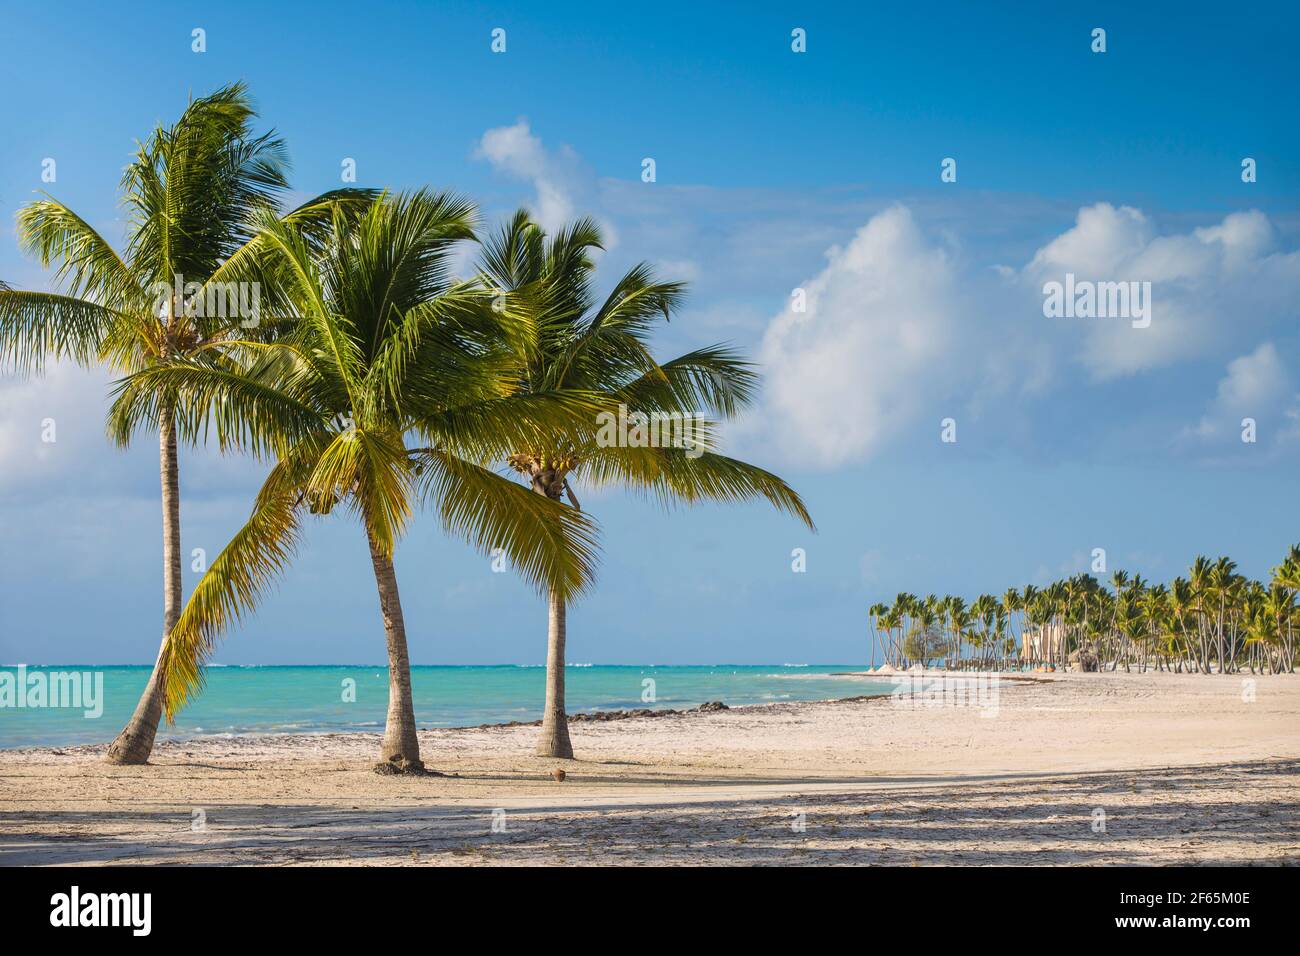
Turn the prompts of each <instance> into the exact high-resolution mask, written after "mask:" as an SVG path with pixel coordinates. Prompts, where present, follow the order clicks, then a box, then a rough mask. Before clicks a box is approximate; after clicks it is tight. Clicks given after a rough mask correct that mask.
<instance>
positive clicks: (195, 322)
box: [0, 83, 352, 764]
mask: <svg viewBox="0 0 1300 956" xmlns="http://www.w3.org/2000/svg"><path fill="white" fill-rule="evenodd" d="M255 116H256V114H255V113H254V111H253V109H252V107H251V105H250V103H249V100H248V95H247V92H246V89H245V87H244V86H243V84H240V83H236V84H234V85H231V86H227V87H224V88H222V89H220V90H218V91H216V92H215V93H213V94H211V95H210V96H205V97H202V98H200V99H197V100H193V101H192V102H191V103H190V104H189V106H188V107H187V108H186V109H185V112H184V113H183V114H182V115H181V117H180V119H179V120H178V121H177V122H176V124H175V125H173V126H171V127H167V128H164V127H161V126H160V127H158V128H157V129H155V130H154V132H153V133H152V135H151V136H150V137H149V139H148V141H147V142H146V143H144V144H142V145H141V146H140V147H139V149H138V151H137V153H136V155H135V157H134V159H133V160H132V161H131V162H130V164H129V165H127V167H126V169H125V171H124V173H123V176H122V191H123V197H122V198H123V205H124V206H125V208H126V209H127V211H128V228H127V241H126V247H125V250H124V251H123V252H122V253H119V252H118V251H117V250H115V249H114V248H113V246H112V245H110V243H109V242H108V241H107V240H106V239H104V238H103V237H102V236H101V235H100V234H99V233H98V232H96V231H95V229H93V228H92V227H91V226H90V225H89V224H88V223H87V222H86V221H85V220H84V219H82V218H81V217H80V216H78V215H77V214H76V213H75V212H73V211H72V210H71V209H69V208H68V207H67V206H65V205H64V204H63V203H61V202H59V201H58V200H57V199H54V198H53V197H46V198H44V199H41V200H38V201H36V202H33V203H30V204H29V205H27V206H25V207H24V208H23V209H22V210H20V212H19V214H18V234H19V239H20V242H21V244H22V245H23V247H24V248H25V249H26V251H28V252H29V253H31V254H34V255H35V256H37V257H38V258H39V260H40V262H41V264H42V265H43V266H46V267H49V266H50V265H51V264H53V263H57V267H56V271H55V273H54V278H55V283H56V285H57V286H58V287H60V288H61V289H62V290H63V291H62V292H61V293H43V292H25V291H16V290H12V289H0V360H3V361H5V362H6V364H11V365H13V366H14V367H15V368H16V369H17V370H19V371H20V372H22V373H24V374H30V373H39V372H40V371H42V369H43V368H44V364H45V362H46V361H47V360H50V359H54V360H69V361H73V362H76V363H78V364H80V365H82V366H85V367H90V366H94V365H104V366H106V367H107V368H109V369H110V370H112V371H114V372H117V373H125V374H130V373H133V372H138V371H140V370H142V369H145V368H154V367H158V366H160V365H163V364H166V363H168V362H171V361H174V360H177V359H184V358H191V357H197V356H199V355H202V356H203V357H204V361H206V362H208V363H210V364H213V365H217V364H220V362H221V361H222V360H223V359H222V355H223V353H224V351H225V349H226V343H227V342H228V341H229V340H230V339H232V338H239V339H243V338H248V337H250V336H258V335H261V334H264V333H265V331H266V330H265V329H261V328H260V325H261V323H260V317H259V316H258V315H250V314H249V312H250V311H251V310H249V309H248V308H247V306H249V305H252V304H253V303H254V301H255V300H254V299H253V296H252V294H251V292H250V291H249V290H248V286H247V285H245V286H242V287H241V286H239V285H238V283H240V282H244V283H248V282H250V281H251V282H256V279H257V277H256V276H255V275H254V274H253V273H252V272H250V271H249V270H248V269H247V268H246V267H247V265H248V261H249V259H250V256H251V252H252V248H251V247H252V246H253V245H254V244H255V243H254V238H253V221H254V219H255V218H256V217H257V216H260V215H263V214H264V213H265V211H266V210H268V209H272V208H273V207H274V202H275V200H276V197H277V195H278V194H279V193H280V191H281V190H283V189H284V188H286V186H287V182H286V180H285V170H286V168H287V163H286V160H285V155H284V144H283V142H282V141H281V140H279V139H276V138H274V135H273V134H272V133H267V134H264V135H262V136H253V135H252V133H251V131H250V127H251V123H252V121H253V119H254V118H255ZM351 195H352V194H351V193H350V192H349V191H340V192H338V193H336V194H331V195H327V196H323V197H319V198H318V199H316V200H313V201H312V202H310V203H307V204H306V205H304V206H303V207H301V208H300V209H298V210H295V211H294V212H293V213H290V214H289V216H288V219H289V220H290V221H294V222H298V223H300V224H306V223H314V222H317V221H318V220H319V219H320V218H321V217H322V216H323V215H325V214H326V212H327V211H328V210H329V209H330V208H332V207H333V206H334V205H335V204H336V203H338V202H343V201H345V200H347V199H348V198H349V197H351ZM231 283H235V285H234V286H232V285H231ZM232 289H233V290H235V292H234V298H235V302H234V305H235V308H233V309H232V308H230V304H231V303H230V302H229V301H228V298H227V297H226V296H227V292H228V291H229V290H232ZM264 291H265V292H266V295H267V297H268V298H269V297H271V296H272V295H273V290H271V289H266V290H264ZM240 292H244V293H245V295H244V296H241V295H240ZM262 298H263V297H262V296H261V294H260V293H259V295H258V300H257V301H258V304H259V305H260V304H263V303H262V302H261V301H260V300H261V299H262ZM214 304H216V305H217V306H219V307H218V308H215V309H214V308H212V307H211V306H212V305H214ZM205 306H207V307H205ZM214 312H215V313H216V314H213V313H214ZM231 312H233V313H235V314H233V315H232V314H230V313H231ZM152 424H154V425H156V427H157V429H158V438H159V471H160V476H161V484H162V517H163V643H164V644H165V643H166V639H167V634H168V632H169V631H170V630H171V628H172V627H173V626H174V625H175V623H176V620H177V618H178V617H179V615H180V611H181V548H180V533H181V532H180V477H179V469H178V465H177V440H178V432H179V433H180V435H181V437H184V438H191V439H192V438H193V437H195V436H194V434H193V430H192V429H190V428H187V425H189V424H190V422H189V416H188V412H187V409H185V408H184V407H181V406H177V405H175V404H172V403H170V402H163V403H160V404H159V405H158V408H157V415H156V416H155V418H154V420H153V422H152ZM110 432H111V433H112V434H113V435H114V437H115V438H116V439H117V441H118V443H119V444H121V445H125V444H127V443H128V442H129V441H130V439H131V437H132V431H131V430H130V429H123V428H121V427H118V426H117V425H116V424H113V423H110ZM160 653H161V652H160ZM161 695H162V690H161V675H160V673H159V671H158V668H157V666H156V664H155V667H154V670H153V672H152V673H151V674H150V677H149V681H148V683H147V684H146V686H145V689H144V692H143V693H142V694H141V696H140V701H139V703H138V704H137V706H136V709H135V712H134V714H133V715H132V717H131V720H130V721H129V723H128V724H127V725H126V728H125V729H124V730H123V731H122V732H121V734H119V735H118V737H117V739H116V740H114V741H113V743H112V745H111V746H110V747H109V750H108V759H109V760H110V761H111V762H113V763H122V764H140V763H144V762H146V761H147V760H148V759H149V754H150V753H151V751H152V749H153V742H154V737H155V735H156V733H157V730H158V721H159V718H160V715H161V713H162V696H161Z"/></svg>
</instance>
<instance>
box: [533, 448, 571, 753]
mask: <svg viewBox="0 0 1300 956" xmlns="http://www.w3.org/2000/svg"><path fill="white" fill-rule="evenodd" d="M532 487H533V490H534V491H536V492H537V493H538V494H542V495H546V496H547V497H548V498H550V499H551V500H553V501H559V500H560V498H561V495H562V494H564V493H565V492H567V493H568V495H569V500H570V501H571V502H572V503H573V507H574V508H576V509H577V510H578V511H581V510H582V506H581V505H579V504H578V499H577V497H576V496H575V495H574V494H573V489H572V488H570V487H569V483H568V482H567V481H565V480H564V478H563V476H562V475H556V474H555V473H554V472H550V471H544V472H539V473H537V474H535V475H533V481H532ZM547 597H548V598H549V601H548V603H549V606H550V607H549V610H550V614H549V618H548V621H547V627H546V706H545V710H543V711H542V736H541V738H540V739H539V740H538V741H537V751H536V753H537V755H538V756H539V757H559V758H562V759H564V760H572V759H573V744H572V743H570V742H569V715H568V714H567V713H566V712H565V703H564V641H565V637H566V636H567V633H568V629H567V620H566V616H565V615H566V609H565V606H564V599H563V598H561V597H560V596H559V595H558V594H556V593H555V591H554V590H551V591H549V592H548V594H547Z"/></svg>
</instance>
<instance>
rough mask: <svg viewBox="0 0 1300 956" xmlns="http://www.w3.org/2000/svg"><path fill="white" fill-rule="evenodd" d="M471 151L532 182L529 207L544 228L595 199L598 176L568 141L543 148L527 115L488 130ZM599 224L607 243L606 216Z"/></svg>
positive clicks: (580, 212) (609, 234)
mask: <svg viewBox="0 0 1300 956" xmlns="http://www.w3.org/2000/svg"><path fill="white" fill-rule="evenodd" d="M474 155H475V157H476V158H478V159H485V160H487V161H488V162H489V163H491V165H492V166H493V168H495V169H496V170H498V171H499V172H501V173H504V174H505V175H507V176H510V177H512V178H515V179H522V180H525V181H527V182H529V183H531V184H532V186H533V189H534V190H535V191H536V197H535V199H534V201H533V205H532V208H531V212H532V214H533V217H534V218H535V219H536V220H537V221H538V222H539V223H540V224H541V225H542V227H543V228H545V229H546V230H547V231H548V232H549V231H553V230H555V229H557V228H558V227H559V226H561V225H564V224H565V223H567V222H569V221H571V220H572V219H574V218H576V217H577V216H581V215H585V214H588V213H589V212H590V211H591V210H592V209H593V208H595V207H596V206H597V205H598V204H597V202H596V201H595V193H596V191H597V184H596V181H595V179H594V177H593V176H592V174H591V172H590V171H589V170H588V169H587V168H586V166H585V165H584V164H583V163H582V160H581V159H580V158H579V156H578V154H577V153H576V152H574V151H573V149H571V148H570V147H568V146H561V147H560V148H559V149H558V150H549V149H547V148H546V146H545V145H544V144H543V143H542V140H541V139H540V138H539V137H538V136H535V135H534V134H533V131H532V129H531V128H530V127H529V125H528V121H527V120H525V119H521V120H519V121H517V122H515V123H514V124H512V125H510V126H498V127H495V128H493V129H490V130H488V131H487V132H486V133H484V134H483V136H482V138H481V139H480V140H479V142H478V146H477V147H476V148H475V150H474ZM601 225H602V227H603V228H604V230H605V239H606V246H607V248H608V247H609V246H612V244H613V242H614V240H615V236H614V231H613V227H612V226H611V225H610V224H609V223H608V222H602V223H601Z"/></svg>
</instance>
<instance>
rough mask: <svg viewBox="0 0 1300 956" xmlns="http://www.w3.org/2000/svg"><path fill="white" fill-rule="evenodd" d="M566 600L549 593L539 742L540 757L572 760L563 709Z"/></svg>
mask: <svg viewBox="0 0 1300 956" xmlns="http://www.w3.org/2000/svg"><path fill="white" fill-rule="evenodd" d="M565 635H566V621H565V607H564V599H563V598H561V597H560V596H559V595H558V594H556V593H555V592H554V591H551V593H550V621H549V624H548V626H547V629H546V709H545V710H544V711H543V712H542V736H541V739H540V740H538V741H537V755H538V756H539V757H561V758H563V759H565V760H572V759H573V744H572V743H570V742H569V717H568V714H566V713H565V707H564V639H565Z"/></svg>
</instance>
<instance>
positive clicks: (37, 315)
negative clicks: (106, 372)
mask: <svg viewBox="0 0 1300 956" xmlns="http://www.w3.org/2000/svg"><path fill="white" fill-rule="evenodd" d="M124 322H125V317H124V316H123V315H122V314H121V313H119V312H115V311H113V310H112V309H109V308H105V307H104V306H102V305H96V304H95V303H93V302H87V301H85V300H84V299H78V298H74V297H73V296H67V295H56V294H54V293H49V292H23V291H20V290H17V289H10V288H8V287H4V288H0V367H3V366H8V367H10V368H12V369H13V370H15V371H16V372H18V373H19V374H23V375H28V374H31V375H38V374H40V373H41V372H42V371H44V369H45V363H46V361H47V359H50V358H55V359H71V360H72V361H74V362H76V363H77V364H78V365H82V366H90V365H93V364H94V363H95V362H96V360H97V359H98V358H99V357H100V351H101V348H102V345H103V343H104V341H105V339H106V338H107V337H108V335H109V331H110V329H112V328H113V326H114V325H116V324H118V323H124Z"/></svg>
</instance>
